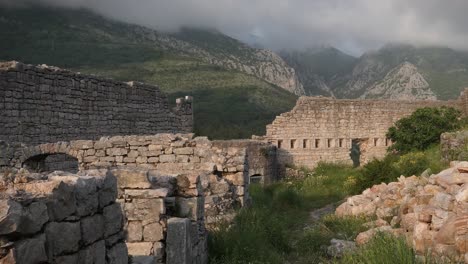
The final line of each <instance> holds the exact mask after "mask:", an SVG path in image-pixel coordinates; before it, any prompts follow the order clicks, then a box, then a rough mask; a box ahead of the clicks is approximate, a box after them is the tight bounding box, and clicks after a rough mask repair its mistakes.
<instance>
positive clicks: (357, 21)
mask: <svg viewBox="0 0 468 264" xmlns="http://www.w3.org/2000/svg"><path fill="white" fill-rule="evenodd" d="M27 1H29V2H35V3H46V4H51V5H56V6H65V7H73V8H78V7H87V8H90V9H92V10H94V11H96V12H98V13H100V14H102V15H105V16H109V17H112V18H115V19H118V20H123V21H126V22H132V23H137V24H141V25H145V26H149V27H152V28H155V29H158V30H163V31H174V30H177V29H178V28H179V27H180V26H196V27H211V28H216V29H218V30H220V31H222V32H224V33H226V34H228V35H231V36H233V37H236V38H239V39H241V40H244V41H247V42H250V41H252V40H253V39H256V41H258V42H260V44H262V45H264V46H266V47H268V48H271V49H282V48H303V47H309V46H317V45H332V46H335V47H338V48H340V49H342V50H345V51H347V52H348V53H352V54H354V55H359V54H360V53H362V52H363V51H366V50H369V49H376V48H379V47H380V46H382V45H383V44H385V43H388V42H403V43H411V44H418V45H446V46H449V47H452V48H461V49H468V16H467V15H466V13H467V12H468V0H0V4H1V3H3V4H10V5H11V4H12V3H15V4H16V5H18V4H20V3H25V2H27Z"/></svg>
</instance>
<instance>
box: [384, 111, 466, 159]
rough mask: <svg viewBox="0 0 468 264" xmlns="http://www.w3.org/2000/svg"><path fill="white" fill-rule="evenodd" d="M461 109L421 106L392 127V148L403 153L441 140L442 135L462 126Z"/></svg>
mask: <svg viewBox="0 0 468 264" xmlns="http://www.w3.org/2000/svg"><path fill="white" fill-rule="evenodd" d="M460 115H461V114H460V111H458V110H456V109H454V108H451V107H441V108H429V107H425V108H420V109H418V110H416V111H415V112H414V113H413V114H412V115H411V116H408V117H405V118H402V119H400V120H398V121H397V122H396V123H395V126H392V127H390V129H389V130H388V133H387V137H388V138H390V139H391V140H392V141H393V142H394V144H393V145H392V147H391V148H390V149H391V150H396V151H399V152H401V153H408V152H410V151H413V150H425V149H427V148H428V147H429V146H431V145H432V144H435V143H438V142H439V141H440V135H441V134H442V133H444V132H448V131H453V130H456V129H458V128H460V126H461V122H460V120H459V117H460Z"/></svg>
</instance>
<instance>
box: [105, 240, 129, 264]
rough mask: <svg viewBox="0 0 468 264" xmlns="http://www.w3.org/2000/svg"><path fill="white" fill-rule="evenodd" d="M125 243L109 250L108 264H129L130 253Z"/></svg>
mask: <svg viewBox="0 0 468 264" xmlns="http://www.w3.org/2000/svg"><path fill="white" fill-rule="evenodd" d="M127 252H128V251H127V246H126V245H125V243H118V244H116V245H114V246H113V247H112V248H110V249H108V250H107V263H108V264H128V253H127Z"/></svg>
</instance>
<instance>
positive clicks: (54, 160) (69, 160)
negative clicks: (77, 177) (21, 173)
mask: <svg viewBox="0 0 468 264" xmlns="http://www.w3.org/2000/svg"><path fill="white" fill-rule="evenodd" d="M21 167H22V168H25V169H27V170H29V171H30V172H52V171H67V172H72V173H77V172H78V169H79V164H78V159H77V158H76V157H73V156H70V155H68V154H66V153H51V154H39V155H35V156H32V157H29V158H28V159H26V160H25V161H24V162H22V164H21Z"/></svg>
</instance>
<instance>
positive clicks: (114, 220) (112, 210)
mask: <svg viewBox="0 0 468 264" xmlns="http://www.w3.org/2000/svg"><path fill="white" fill-rule="evenodd" d="M103 217H104V236H105V237H108V236H110V235H112V234H115V233H117V232H119V231H120V230H121V228H122V225H123V215H122V209H121V207H120V205H119V204H118V203H114V204H111V205H109V206H106V207H105V208H104V210H103Z"/></svg>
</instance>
